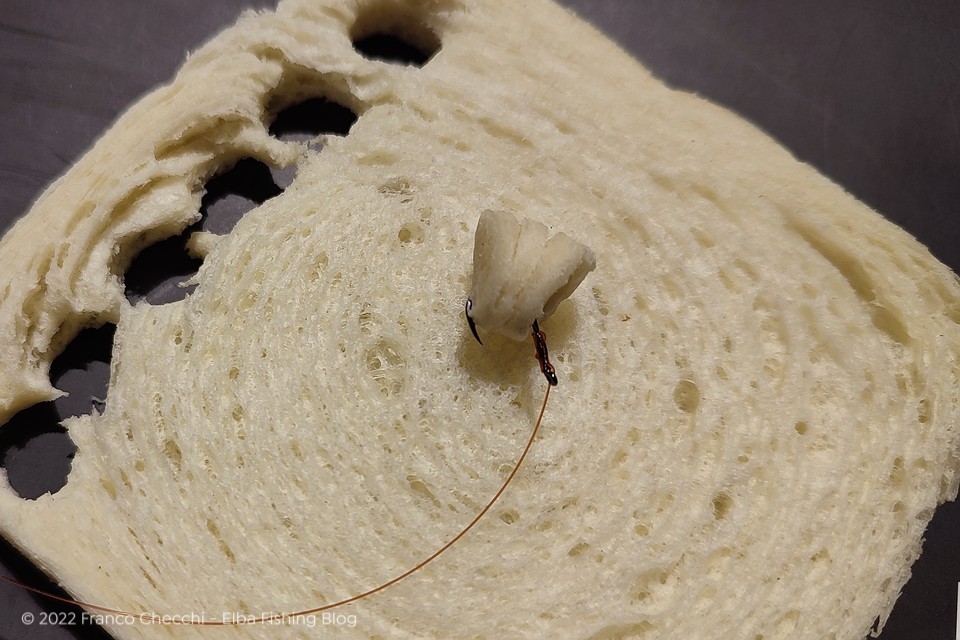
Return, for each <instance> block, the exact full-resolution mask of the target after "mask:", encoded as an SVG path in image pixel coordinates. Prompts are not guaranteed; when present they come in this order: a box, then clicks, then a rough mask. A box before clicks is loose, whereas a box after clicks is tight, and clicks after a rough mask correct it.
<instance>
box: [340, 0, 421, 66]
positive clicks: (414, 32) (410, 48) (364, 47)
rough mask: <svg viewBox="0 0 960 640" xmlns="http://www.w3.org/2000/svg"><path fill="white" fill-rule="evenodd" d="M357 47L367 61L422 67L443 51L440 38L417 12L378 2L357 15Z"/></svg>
mask: <svg viewBox="0 0 960 640" xmlns="http://www.w3.org/2000/svg"><path fill="white" fill-rule="evenodd" d="M350 39H351V40H352V41H353V48H354V49H355V50H356V51H357V53H359V54H360V55H362V56H363V57H365V58H369V59H371V60H380V61H382V62H388V63H390V64H401V65H412V66H416V67H422V66H423V65H425V64H426V63H427V62H429V61H430V59H431V58H433V56H435V55H436V54H437V52H438V51H439V50H440V38H439V37H438V36H437V34H436V33H435V32H434V31H433V30H432V29H431V28H430V27H428V26H427V25H426V24H424V22H423V20H422V19H421V17H420V16H417V15H416V13H415V12H413V11H410V10H408V9H404V8H401V7H397V6H393V5H391V4H389V3H387V2H377V3H374V4H371V5H370V6H368V7H366V8H365V9H364V10H363V11H361V13H360V15H358V16H357V20H356V22H355V23H354V25H353V28H352V29H351V30H350Z"/></svg>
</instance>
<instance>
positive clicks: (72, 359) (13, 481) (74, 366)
mask: <svg viewBox="0 0 960 640" xmlns="http://www.w3.org/2000/svg"><path fill="white" fill-rule="evenodd" d="M115 329H116V326H115V325H112V324H105V325H103V326H102V327H100V328H98V329H86V330H84V331H81V332H80V333H79V334H77V337H76V338H74V339H73V341H72V342H71V343H70V344H69V345H67V348H66V349H64V350H63V352H62V353H61V354H60V356H59V357H58V358H57V359H56V360H54V361H53V364H52V365H51V367H50V381H51V382H52V383H53V385H54V386H55V387H57V388H58V389H60V390H61V391H64V392H66V393H67V394H69V395H66V396H63V397H60V398H57V399H56V400H54V401H51V402H43V403H40V404H36V405H34V406H32V407H29V408H27V409H24V410H23V411H21V412H19V413H18V414H17V415H15V416H14V417H13V418H12V419H11V420H10V421H8V422H7V423H6V424H5V425H3V428H2V429H0V466H2V467H3V468H4V469H5V470H6V472H7V479H8V481H9V482H10V486H11V487H12V488H13V490H14V491H16V492H17V495H19V496H20V497H21V498H26V499H29V500H35V499H37V498H39V497H40V496H42V495H44V494H47V493H56V492H57V491H59V490H60V489H62V488H63V487H64V486H65V485H66V484H67V476H68V475H69V473H70V467H71V464H72V460H73V456H74V454H75V453H76V450H77V448H76V446H75V445H74V444H73V441H72V440H70V437H69V436H68V435H67V431H66V429H64V428H63V427H62V426H61V425H60V423H61V422H62V421H63V420H64V419H66V418H68V417H70V416H81V415H86V414H89V413H91V412H92V411H94V410H96V411H102V410H103V408H104V403H105V398H106V396H107V386H108V383H109V379H110V357H111V355H112V353H113V335H114V331H115Z"/></svg>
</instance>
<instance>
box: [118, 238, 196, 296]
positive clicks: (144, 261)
mask: <svg viewBox="0 0 960 640" xmlns="http://www.w3.org/2000/svg"><path fill="white" fill-rule="evenodd" d="M200 264H201V261H200V260H198V259H196V258H192V257H190V256H189V255H188V254H187V249H186V237H185V236H184V235H182V234H181V235H179V236H174V237H172V238H167V239H166V240H161V241H160V242H157V243H154V244H152V245H150V246H149V247H147V248H146V249H144V250H143V251H141V252H140V253H138V254H137V257H136V258H134V259H133V262H131V263H130V267H129V268H128V269H127V272H126V273H125V274H124V276H123V281H124V287H125V291H124V293H125V295H126V296H127V300H129V301H130V303H131V304H136V303H137V302H140V301H141V300H145V301H147V302H149V303H150V304H167V303H170V302H176V301H177V300H182V299H183V298H185V297H187V295H188V294H189V293H190V292H191V291H193V289H194V288H195V287H194V286H192V285H191V286H186V287H183V286H181V283H183V282H185V281H187V280H189V279H190V278H191V277H192V276H193V275H194V274H195V273H196V272H197V270H198V269H199V268H200Z"/></svg>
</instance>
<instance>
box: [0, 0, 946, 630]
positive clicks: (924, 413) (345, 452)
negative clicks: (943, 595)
mask: <svg viewBox="0 0 960 640" xmlns="http://www.w3.org/2000/svg"><path fill="white" fill-rule="evenodd" d="M377 32H387V33H393V34H394V35H398V36H402V37H404V38H406V39H408V40H409V41H411V42H412V43H413V44H414V45H416V46H419V47H421V48H428V49H430V48H432V49H436V52H435V55H433V57H432V58H430V59H429V60H428V61H426V63H425V64H424V65H423V66H422V67H419V66H416V65H399V64H391V63H389V62H386V61H383V60H380V59H376V58H374V57H372V56H364V55H362V54H361V53H358V52H357V51H356V50H355V49H354V46H353V42H355V41H357V40H358V39H360V38H362V37H364V36H366V35H369V34H373V33H377ZM430 52H431V53H432V51H430ZM316 97H323V98H326V99H328V100H331V101H334V102H337V103H338V104H341V105H343V106H345V107H347V108H349V109H350V110H352V111H353V112H354V113H356V114H357V115H358V116H359V117H358V120H357V122H356V124H354V125H353V127H352V129H351V131H350V133H349V134H348V135H346V136H329V137H326V138H323V139H320V140H316V141H296V140H294V141H284V140H281V139H278V138H276V137H274V136H272V135H271V134H270V125H271V123H272V121H273V119H274V117H275V116H276V114H277V113H279V112H280V111H281V110H283V109H284V108H286V107H288V106H290V105H293V104H296V103H299V102H302V101H304V100H307V99H310V98H316ZM314 142H322V145H321V144H314ZM321 146H322V149H321V148H320V147H321ZM247 157H250V158H255V159H257V160H260V161H262V162H264V163H266V164H268V165H270V166H272V167H275V168H281V167H290V168H293V167H295V168H296V178H295V179H294V180H293V182H292V184H290V186H289V187H288V188H287V189H286V190H285V191H284V192H283V193H282V194H281V195H279V196H277V197H275V198H272V199H270V200H268V201H266V202H265V203H264V204H263V205H261V206H259V207H257V208H255V209H253V210H252V211H250V212H249V213H248V214H246V215H245V216H244V217H243V218H242V219H241V220H240V222H239V223H238V224H237V226H236V227H235V228H234V230H233V231H232V232H231V233H229V234H225V235H222V236H221V237H212V236H200V237H198V238H197V239H196V240H195V242H194V243H193V245H192V246H193V249H194V251H195V253H196V254H198V255H205V258H204V260H203V266H202V267H201V269H200V271H199V273H198V275H197V276H196V282H197V283H198V286H197V287H196V289H195V290H194V291H193V292H192V293H191V294H190V295H188V296H187V297H186V298H184V299H183V300H181V301H178V302H174V303H171V304H166V305H159V304H158V305H151V304H148V303H145V302H141V303H138V304H136V305H131V304H130V303H128V302H127V300H126V299H125V297H124V295H123V289H124V284H123V279H124V272H125V270H126V268H127V266H128V265H129V264H130V262H131V260H132V259H133V257H134V256H135V255H136V254H137V252H138V251H139V250H140V249H142V248H144V247H146V246H148V245H150V244H151V243H153V242H156V241H158V240H159V239H162V238H165V237H168V236H171V235H176V234H178V233H180V232H181V231H182V230H183V229H185V228H186V227H187V226H189V225H190V224H191V223H192V222H194V221H195V220H197V219H198V217H199V213H198V208H199V203H200V198H201V196H202V192H203V185H204V184H205V183H206V182H207V181H208V180H209V179H210V178H211V177H212V176H214V175H216V174H217V173H219V172H222V171H224V170H225V169H227V168H229V167H230V166H232V164H233V163H235V162H236V161H238V160H239V159H241V158H247ZM486 209H492V210H502V211H511V212H514V213H515V214H516V215H517V216H518V217H523V218H529V219H531V220H536V221H539V222H541V223H542V224H544V225H546V226H547V227H548V228H550V229H551V230H552V231H560V230H562V231H563V232H565V233H566V234H568V235H569V236H570V237H571V238H575V239H576V240H577V241H579V242H582V243H583V244H584V245H586V246H588V247H590V248H591V249H593V251H594V252H595V254H596V270H595V271H593V272H592V273H590V275H589V276H588V278H587V279H586V280H585V282H584V285H583V286H582V287H580V289H578V290H577V291H576V293H575V294H574V295H573V296H572V297H571V298H570V299H568V300H566V301H564V302H563V303H562V304H560V305H559V307H558V308H557V310H556V312H555V313H554V314H553V315H552V316H551V317H550V318H549V320H547V321H546V322H545V323H544V325H543V329H544V330H545V331H546V332H547V333H548V334H549V344H550V349H551V355H552V357H553V361H554V364H555V365H556V366H557V369H558V373H559V375H560V379H561V384H560V386H559V387H558V388H557V390H556V392H555V393H554V394H553V396H552V398H551V402H550V406H549V408H548V410H547V416H546V419H545V423H544V430H543V432H542V437H541V438H539V439H538V441H537V443H536V446H535V447H534V449H533V451H532V453H531V454H530V457H529V458H528V460H527V463H526V464H525V465H524V467H523V468H522V469H521V471H520V473H519V475H518V476H517V478H516V479H515V481H514V483H513V484H512V485H511V486H510V488H509V489H508V490H507V492H506V493H505V494H504V496H503V498H502V501H501V502H500V503H498V505H497V506H496V507H495V509H494V511H493V512H491V513H490V514H489V516H488V517H487V518H486V519H485V520H483V521H482V522H481V523H480V525H478V527H477V528H476V529H474V530H473V531H471V532H470V534H469V535H468V536H467V537H465V538H464V539H463V540H462V541H460V542H459V543H458V544H457V545H455V546H454V547H453V548H452V549H451V550H450V551H448V552H447V553H446V554H444V555H443V556H442V557H441V558H440V559H439V560H438V561H436V562H435V563H433V564H431V565H429V566H428V567H427V568H425V569H424V570H422V571H421V572H419V573H417V574H415V575H414V576H412V577H410V578H408V579H407V580H405V581H403V582H402V583H400V584H399V585H396V586H394V587H392V588H390V589H389V590H387V591H384V592H382V593H380V594H377V595H376V596H374V597H371V598H368V599H365V600H363V601H361V602H358V603H356V604H353V605H350V606H349V607H348V608H345V609H341V610H338V612H341V613H347V614H354V615H356V625H354V626H350V625H343V624H341V625H337V626H333V625H332V626H330V627H328V629H327V631H329V632H331V634H334V633H335V635H336V636H337V637H343V638H473V639H479V638H490V639H492V638H583V639H587V638H590V639H593V640H613V639H615V638H657V639H658V640H664V639H668V638H676V639H683V640H688V639H690V638H718V639H720V638H744V639H750V640H773V639H775V638H791V639H797V638H811V639H818V640H819V639H824V638H842V639H857V640H859V638H862V637H863V636H864V635H865V634H867V633H868V632H869V631H870V630H871V628H873V627H874V625H875V624H876V625H878V626H879V625H882V623H883V621H884V620H885V618H886V616H887V614H888V612H889V610H890V608H891V607H892V605H893V602H894V600H895V598H896V596H897V594H898V592H899V590H900V588H901V587H902V585H903V584H904V582H905V581H906V579H907V577H908V576H909V573H910V565H911V563H912V562H913V561H914V560H915V559H916V557H917V555H918V553H919V551H920V541H921V535H922V532H923V530H924V527H925V526H926V524H927V522H928V521H929V520H930V517H931V515H932V513H933V510H934V508H935V507H936V506H937V504H938V503H940V502H942V501H944V500H948V499H952V498H953V497H954V496H955V494H956V492H957V478H958V476H957V470H958V462H957V455H958V454H957V441H958V438H957V429H958V424H960V419H958V418H960V416H958V407H957V403H958V396H957V390H958V381H957V371H958V362H957V358H958V345H960V331H958V326H957V322H958V320H960V305H958V302H960V287H958V284H957V281H956V280H955V278H954V276H953V275H952V274H951V273H950V271H949V270H948V269H947V268H946V267H944V266H943V265H942V264H940V263H938V262H937V261H936V260H935V259H934V258H933V257H931V256H930V254H929V253H928V252H927V251H926V249H924V248H923V247H922V246H920V245H919V244H918V243H917V242H916V241H915V240H914V239H912V238H911V237H909V236H908V235H907V234H906V233H904V232H903V231H901V230H899V229H897V228H896V227H894V226H893V225H892V224H890V223H889V222H887V221H885V220H884V219H882V218H881V217H880V216H878V215H877V214H875V213H873V212H872V211H870V210H869V209H867V208H866V207H865V206H863V205H862V204H860V203H858V202H857V201H855V200H854V199H853V198H851V197H850V196H848V195H846V194H845V193H844V192H843V191H842V190H841V189H840V188H838V187H837V186H835V185H833V184H831V183H830V182H829V181H828V180H827V179H825V178H824V177H822V176H820V175H818V174H817V173H816V172H815V171H813V170H812V169H810V168H809V167H807V166H804V165H802V164H800V163H798V162H797V161H796V160H795V159H793V158H792V157H791V156H790V155H789V154H788V153H787V152H786V151H784V150H783V149H782V148H780V147H779V146H778V145H777V144H776V143H775V142H773V141H772V140H771V139H769V138H768V137H767V136H766V135H764V134H763V133H762V132H760V131H758V130H757V129H755V128H754V127H752V126H751V125H749V124H747V123H745V122H744V121H742V120H741V119H739V118H738V117H736V116H734V115H732V114H730V113H728V112H726V111H724V110H723V109H720V108H718V107H716V106H713V105H710V104H708V103H706V102H705V101H703V100H701V99H699V98H696V97H693V96H690V95H686V94H683V93H679V92H676V91H674V90H671V89H669V88H668V87H665V86H664V85H663V84H662V83H660V82H659V81H658V80H656V79H654V78H652V77H651V76H650V75H649V74H648V73H647V72H646V71H645V70H644V69H643V68H642V67H641V66H640V65H639V64H637V63H636V62H635V61H633V60H631V59H630V58H629V57H628V56H627V55H626V54H625V53H623V52H622V51H621V50H619V49H617V48H616V46H615V45H613V44H612V43H610V42H609V41H608V40H606V39H605V38H604V37H603V36H601V35H600V34H598V33H597V32H596V31H594V30H593V29H592V28H590V27H588V26H586V25H585V24H583V23H582V22H581V21H580V20H579V19H577V18H576V17H575V16H573V15H571V14H569V13H567V12H566V11H565V10H563V9H561V8H559V7H557V6H555V5H553V4H551V3H549V2H547V1H546V0H527V1H524V2H513V1H511V0H484V1H480V0H429V1H422V2H414V1H413V0H285V1H283V2H281V4H280V6H279V8H278V10H277V11H276V12H275V13H262V14H255V13H248V14H245V15H244V16H243V17H242V18H241V19H240V21H239V23H238V24H237V25H236V26H234V27H232V28H230V29H228V30H227V31H225V32H224V33H222V34H221V35H220V36H218V37H217V38H216V39H214V40H213V41H212V42H210V43H209V44H208V45H206V46H204V47H203V48H202V49H200V50H199V51H197V52H196V53H194V54H193V55H192V56H191V57H190V58H189V59H188V60H187V61H186V63H185V65H184V66H183V69H182V70H181V71H180V72H179V74H178V75H177V76H176V78H175V79H174V80H173V81H172V82H171V83H170V84H169V85H167V86H164V87H161V88H159V89H157V90H156V91H154V92H153V93H151V94H149V95H148V96H146V97H144V98H143V99H142V100H141V101H140V102H139V103H138V104H136V105H134V106H133V107H132V108H130V110H129V111H128V112H127V113H126V114H124V115H123V116H122V117H121V118H120V119H119V121H118V122H117V124H116V125H115V126H114V127H113V128H112V129H111V130H110V131H108V132H107V133H106V134H105V135H104V136H103V138H102V139H101V140H100V141H99V142H98V143H97V144H96V145H95V146H94V147H93V148H92V149H91V150H90V151H89V152H88V153H87V155H86V156H85V157H84V158H83V159H81V160H80V161H79V162H78V163H77V164H76V166H74V167H73V168H72V169H71V170H70V171H69V172H68V173H67V174H66V175H65V176H64V177H63V178H61V179H60V180H59V181H58V182H57V183H55V184H54V185H53V186H52V187H51V188H50V189H49V190H48V191H47V192H46V193H45V194H44V195H43V196H42V197H41V198H40V199H39V200H38V202H37V203H36V204H35V206H34V208H33V209H32V211H31V212H30V213H29V214H28V215H27V216H25V217H24V218H23V219H22V220H21V221H20V222H19V223H18V224H17V225H16V226H15V227H14V229H13V230H12V231H10V232H9V233H8V235H7V236H6V237H5V238H4V240H3V241H2V243H0V356H2V369H0V421H2V420H6V419H9V417H10V416H12V415H13V414H14V413H16V412H17V411H19V410H21V409H23V408H25V407H27V406H30V405H32V404H34V403H36V402H39V401H43V400H46V399H49V398H52V397H55V396H56V395H57V393H58V392H57V391H56V390H55V389H54V388H52V386H51V385H50V382H49V378H48V373H49V366H50V362H51V360H52V359H53V358H54V357H55V356H56V355H57V354H58V353H59V352H60V350H61V349H62V348H63V347H64V345H66V344H67V343H68V342H69V341H70V340H71V339H72V338H73V337H74V336H75V335H76V334H77V332H78V331H79V330H80V329H81V328H83V327H86V326H92V325H98V324H102V323H105V322H112V323H116V324H117V332H116V338H115V346H114V356H113V360H112V371H111V380H110V388H109V396H108V400H107V404H106V408H105V410H104V412H103V413H102V414H98V413H94V414H92V415H89V416H85V417H81V418H75V419H71V420H68V421H67V422H66V426H67V428H68V432H69V436H70V437H71V438H72V439H73V441H74V442H75V443H76V445H77V447H78V451H77V454H76V457H75V459H74V461H73V468H72V471H71V473H70V476H69V479H68V482H67V484H66V486H65V487H64V488H63V489H62V490H60V491H59V492H57V493H55V494H52V495H50V494H47V495H45V496H42V497H41V498H39V499H37V500H23V499H21V498H19V497H18V496H17V495H16V493H15V492H14V491H13V490H12V489H10V488H9V487H8V486H6V485H5V483H4V486H3V488H2V490H0V530H2V533H3V535H4V536H5V537H7V538H8V539H9V540H11V541H12V542H13V543H14V544H15V545H16V546H17V547H18V548H20V549H21V550H23V552H24V553H26V554H27V555H28V556H29V557H30V558H31V559H32V560H33V561H34V562H36V563H37V564H38V565H39V566H40V567H41V568H42V569H43V570H44V571H46V572H48V573H49V574H50V575H52V576H53V577H54V578H55V579H56V580H57V581H58V582H59V583H61V584H62V585H63V586H64V587H65V588H66V589H67V590H68V591H69V592H70V593H71V594H73V595H74V596H75V597H77V598H79V599H81V600H85V601H88V602H94V603H100V604H104V605H108V606H110V607H116V608H121V609H128V610H133V611H149V612H157V613H160V614H187V613H199V612H205V614H206V615H207V616H208V617H220V616H222V615H223V614H224V613H226V612H236V613H239V614H244V615H248V614H255V615H259V614H260V613H263V612H276V611H293V610H298V609H304V608H307V607H312V606H317V605H320V604H322V603H324V602H333V601H335V600H339V599H342V598H346V597H349V596H351V595H355V594H357V593H359V592H362V591H364V590H366V589H368V588H371V587H373V586H375V585H377V584H379V583H381V582H384V581H385V580H387V579H389V578H392V577H394V576H396V575H398V574H399V573H401V572H403V571H404V570H405V569H407V568H409V567H411V566H413V565H414V564H416V563H417V562H418V561H420V560H422V559H423V558H425V557H426V556H427V555H428V554H429V553H431V552H432V551H433V550H435V549H437V548H438V547H439V546H441V545H442V544H443V543H444V542H445V541H446V540H448V539H449V538H450V537H451V536H452V535H454V534H455V533H456V532H457V531H459V530H460V529H461V528H462V527H463V526H465V525H466V523H467V522H469V521H470V519H471V518H473V516H474V515H475V514H476V513H477V512H478V511H479V509H480V508H481V507H482V506H483V504H484V503H485V502H486V501H487V500H488V499H489V498H490V496H491V495H492V494H493V493H494V492H495V491H496V490H497V488H498V487H499V485H500V483H501V482H502V481H503V480H504V478H505V476H506V474H507V473H508V471H509V469H510V465H511V464H512V463H513V461H514V460H515V458H516V456H517V455H518V453H519V451H520V449H521V448H522V446H523V444H524V441H525V439H526V437H527V436H528V434H529V432H530V429H531V426H532V421H533V419H534V418H535V414H536V410H537V409H538V408H539V402H540V399H541V398H542V394H543V389H544V385H545V382H544V380H543V378H542V376H541V375H540V372H539V370H538V368H537V363H536V360H535V359H534V358H533V357H532V355H533V347H532V343H530V342H519V343H518V342H514V341H511V340H509V339H507V338H504V337H500V336H496V335H491V336H489V339H488V340H485V341H484V343H485V344H484V346H482V347H481V346H480V345H478V344H476V342H475V341H474V340H473V337H472V336H471V335H470V333H469V329H468V328H467V324H466V322H465V321H464V318H463V305H464V301H465V299H466V297H467V294H468V290H469V287H470V283H471V280H472V273H471V264H472V248H473V233H474V229H475V228H476V224H477V220H478V217H479V215H480V212H481V211H484V210H486ZM317 620H318V622H317V624H318V625H319V624H320V623H321V619H320V617H319V616H318V618H317ZM108 630H109V632H110V633H111V634H113V635H114V636H115V637H116V638H118V639H122V640H127V639H129V640H133V639H137V640H143V639H160V638H170V637H177V638H204V639H214V638H224V639H225V638H230V639H235V638H264V639H266V638H270V639H277V638H284V639H292V638H313V637H316V634H317V633H318V630H317V628H315V627H314V628H311V627H309V626H307V625H304V624H289V625H286V626H283V627H278V626H276V625H266V626H258V625H252V626H244V627H241V628H233V629H223V628H203V629H201V628H191V627H166V626H161V625H124V624H113V625H108Z"/></svg>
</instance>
